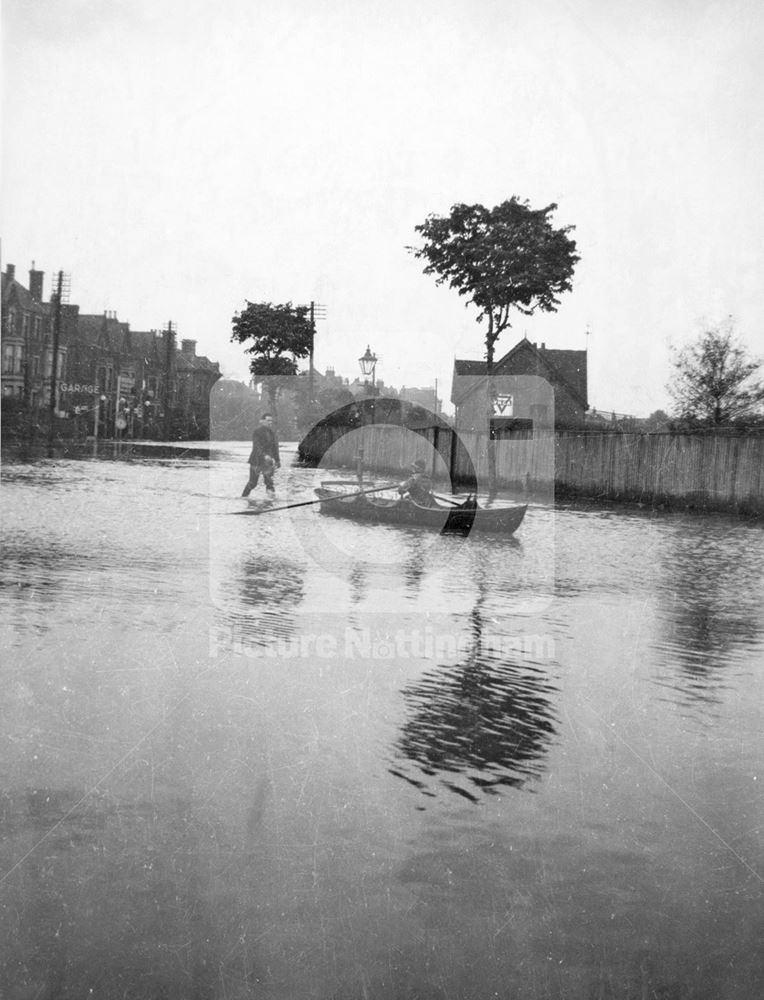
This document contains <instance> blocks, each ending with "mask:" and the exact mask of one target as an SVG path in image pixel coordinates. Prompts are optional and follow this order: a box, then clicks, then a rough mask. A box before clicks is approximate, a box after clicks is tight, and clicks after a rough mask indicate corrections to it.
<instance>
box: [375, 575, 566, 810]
mask: <svg viewBox="0 0 764 1000" xmlns="http://www.w3.org/2000/svg"><path fill="white" fill-rule="evenodd" d="M484 598H485V591H484V588H481V596H480V598H479V599H478V602H477V604H476V606H475V608H474V610H473V612H472V622H471V633H472V635H471V644H470V645H471V649H470V652H469V655H468V657H467V660H466V661H465V662H462V663H457V664H454V665H440V666H438V668H437V669H436V670H430V671H428V672H426V673H425V674H424V675H423V676H422V677H421V678H420V679H419V680H417V681H416V682H415V683H413V684H411V685H409V686H408V687H407V688H405V689H404V691H403V697H404V700H405V701H406V704H407V707H408V709H409V717H408V720H407V721H406V722H405V723H404V725H403V727H402V731H401V735H400V737H399V739H398V741H397V743H396V747H395V749H396V751H397V756H398V757H399V758H403V759H404V760H409V761H412V762H414V763H415V764H416V765H417V766H418V768H419V771H420V773H421V774H423V775H425V776H427V777H435V776H438V777H439V780H440V783H441V784H442V785H444V786H445V787H446V788H448V789H450V790H451V791H453V792H455V793H456V794H458V795H461V796H462V797H464V798H465V799H469V800H470V801H471V802H478V801H479V799H478V796H477V794H476V793H477V792H479V791H482V792H484V793H488V794H490V793H494V792H495V791H496V790H497V788H498V787H500V786H509V787H520V786H522V785H525V784H526V782H527V781H528V779H529V778H532V777H535V776H538V775H539V774H540V773H541V772H542V770H543V767H542V762H541V761H542V757H543V755H544V753H545V751H546V749H547V747H548V745H549V743H550V741H551V739H552V737H553V735H554V733H555V727H554V714H553V711H552V708H551V705H550V702H549V696H551V695H552V694H553V693H554V692H555V690H556V689H555V688H554V687H553V686H552V685H551V684H550V683H549V681H548V680H547V679H546V676H545V674H544V672H543V671H541V670H539V669H538V668H535V667H532V666H531V665H530V664H528V663H527V662H521V661H519V659H517V658H510V657H509V655H508V653H507V652H506V651H504V650H502V648H501V642H493V641H488V639H487V637H486V636H485V633H484V622H483V614H482V607H481V606H482V604H483V602H484ZM390 770H391V773H392V774H394V775H396V776H397V777H400V778H403V779H404V780H406V781H408V782H410V783H411V784H413V785H415V786H416V787H417V788H419V789H420V790H421V791H422V792H423V794H425V795H428V796H430V797H432V796H433V794H434V793H433V792H432V791H431V790H430V789H429V788H428V785H427V783H426V781H424V780H422V779H421V778H418V777H411V776H410V775H408V774H406V773H404V771H403V770H402V768H401V767H399V766H398V765H397V764H396V766H395V767H393V768H391V769H390ZM459 778H462V779H466V785H467V787H465V783H464V782H462V783H461V784H459V783H457V780H458V779H459Z"/></svg>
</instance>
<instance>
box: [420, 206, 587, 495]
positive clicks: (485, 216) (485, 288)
mask: <svg viewBox="0 0 764 1000" xmlns="http://www.w3.org/2000/svg"><path fill="white" fill-rule="evenodd" d="M556 209H557V205H555V204H551V205H547V206H546V207H545V208H537V209H534V208H531V206H530V205H529V204H528V202H527V201H522V200H520V199H518V198H516V197H515V196H512V197H511V198H510V199H509V201H504V202H502V203H501V204H500V205H497V206H496V207H495V208H485V207H484V206H483V205H464V204H458V205H454V206H453V207H452V208H451V211H450V213H449V214H448V215H444V216H439V215H429V216H428V217H427V219H426V220H425V221H424V222H423V223H422V224H421V225H419V226H415V227H414V228H415V231H416V232H417V233H418V234H419V235H420V236H421V238H422V245H421V246H419V247H409V250H410V251H411V252H412V253H413V254H414V256H415V257H417V258H419V259H420V260H424V261H425V268H424V273H425V274H434V275H435V281H436V283H437V284H439V285H441V284H444V283H447V284H448V285H449V286H450V287H451V288H455V289H456V290H457V292H458V293H459V295H463V296H465V297H466V298H467V300H468V302H467V304H468V305H470V304H471V305H473V306H474V307H475V308H476V309H477V310H478V316H477V319H478V322H479V323H485V326H486V329H485V359H486V374H487V376H488V378H487V381H486V385H487V391H488V400H487V404H486V405H487V411H488V414H489V419H490V414H491V413H492V412H493V398H492V391H491V378H490V376H491V375H492V373H493V363H494V354H495V348H496V341H497V340H498V339H499V336H500V335H501V333H502V331H503V330H506V329H507V327H509V326H511V322H510V320H511V318H512V317H513V315H514V312H513V310H516V311H517V312H519V313H521V314H522V315H525V316H531V315H532V314H533V313H534V312H536V311H537V310H539V311H541V312H555V311H556V310H557V307H558V305H559V301H560V300H559V296H560V295H562V293H563V292H567V291H570V289H571V287H572V278H573V271H574V269H575V266H576V264H577V262H578V261H579V259H580V258H579V255H578V253H577V252H576V244H575V241H574V240H573V239H571V237H570V235H569V234H570V232H571V231H572V230H573V228H574V227H573V226H562V227H560V228H555V227H554V226H553V225H552V222H551V218H550V217H551V215H552V213H553V212H554V211H555V210H556ZM488 475H489V490H490V492H491V493H493V492H494V491H495V488H496V457H495V453H494V450H493V445H492V442H491V440H490V435H489V442H488Z"/></svg>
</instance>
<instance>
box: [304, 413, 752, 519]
mask: <svg viewBox="0 0 764 1000" xmlns="http://www.w3.org/2000/svg"><path fill="white" fill-rule="evenodd" d="M494 447H495V453H496V474H497V482H498V485H499V486H501V487H502V488H504V489H509V490H515V491H517V490H519V491H523V492H525V493H533V494H536V495H541V496H544V495H546V496H550V497H551V495H552V492H553V491H554V494H555V495H556V496H558V497H588V498H597V499H602V500H624V501H639V502H642V503H664V504H669V505H674V506H684V507H697V508H702V509H707V510H733V511H740V512H745V513H750V514H759V515H760V514H764V435H751V436H745V437H742V436H741V437H739V436H722V435H711V434H709V435H681V434H629V433H619V434H614V433H591V432H587V433H579V432H575V431H557V432H554V433H552V432H549V433H547V434H542V435H537V436H536V437H533V438H526V439H518V440H512V439H509V440H500V441H496V442H495V443H494ZM359 449H363V464H364V468H366V469H369V470H373V471H374V472H378V473H381V472H384V473H393V474H401V473H402V472H403V471H405V470H406V469H407V468H408V466H409V465H410V464H411V462H412V461H414V459H417V458H422V459H424V460H425V462H426V463H427V465H428V468H429V470H430V472H431V474H432V476H433V478H434V479H435V480H436V481H439V482H441V483H443V482H448V481H449V480H450V481H451V482H453V483H454V484H467V485H468V486H473V488H474V484H475V482H476V481H477V483H478V484H484V483H486V482H487V477H488V457H487V442H486V439H485V436H482V435H477V434H468V433H463V434H461V435H459V436H457V435H456V434H455V433H454V431H452V430H450V429H448V428H443V427H441V428H437V427H429V428H425V429H421V430H416V431H413V430H409V429H407V428H405V427H397V426H391V425H374V424H371V425H366V426H364V427H360V428H357V429H355V430H350V431H348V429H347V428H344V427H321V428H316V429H315V430H314V431H313V432H311V434H310V435H309V436H308V437H307V438H306V439H305V441H303V442H302V444H301V452H302V456H303V458H304V460H306V461H308V462H310V463H311V464H318V463H319V462H320V464H321V465H323V466H326V467H334V468H337V467H340V468H355V467H356V462H357V456H358V453H359ZM483 488H484V487H483V486H482V485H481V486H480V489H481V490H482V489H483Z"/></svg>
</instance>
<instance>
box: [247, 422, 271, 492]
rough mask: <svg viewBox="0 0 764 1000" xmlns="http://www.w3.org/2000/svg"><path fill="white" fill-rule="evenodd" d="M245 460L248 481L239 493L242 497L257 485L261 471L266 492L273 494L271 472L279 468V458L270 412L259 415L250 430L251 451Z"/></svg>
mask: <svg viewBox="0 0 764 1000" xmlns="http://www.w3.org/2000/svg"><path fill="white" fill-rule="evenodd" d="M247 461H248V462H249V481H248V483H247V485H246V486H245V487H244V490H243V491H242V494H241V495H242V496H243V497H248V496H249V494H250V493H251V492H252V490H253V489H254V488H255V487H256V486H257V483H258V480H259V479H260V474H261V473H262V476H263V482H264V483H265V492H266V494H267V495H268V496H274V494H275V490H274V488H273V474H274V472H275V471H276V469H280V468H281V460H280V458H279V443H278V441H277V440H276V435H275V434H274V432H273V416H272V414H270V413H264V414H263V415H262V416H261V417H260V423H259V424H258V425H257V427H255V429H254V431H253V432H252V451H251V452H250V454H249V458H248V460H247Z"/></svg>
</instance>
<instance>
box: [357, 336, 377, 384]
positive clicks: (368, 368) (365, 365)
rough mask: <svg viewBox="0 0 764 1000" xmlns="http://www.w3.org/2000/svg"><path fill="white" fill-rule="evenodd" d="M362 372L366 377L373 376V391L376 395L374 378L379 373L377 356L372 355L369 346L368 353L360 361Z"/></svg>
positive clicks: (367, 347)
mask: <svg viewBox="0 0 764 1000" xmlns="http://www.w3.org/2000/svg"><path fill="white" fill-rule="evenodd" d="M358 364H359V365H360V366H361V371H362V372H363V374H364V375H371V389H372V395H374V376H375V374H376V371H377V355H376V354H372V353H371V350H370V348H369V345H368V344H367V345H366V353H365V354H363V355H362V356H361V357H360V358H359V359H358Z"/></svg>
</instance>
